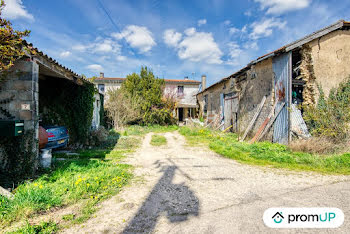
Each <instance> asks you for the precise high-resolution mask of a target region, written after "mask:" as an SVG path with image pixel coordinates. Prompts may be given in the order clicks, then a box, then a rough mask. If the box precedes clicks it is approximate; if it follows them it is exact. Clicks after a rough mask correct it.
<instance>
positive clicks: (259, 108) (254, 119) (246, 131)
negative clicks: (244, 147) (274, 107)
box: [240, 96, 266, 141]
mask: <svg viewBox="0 0 350 234" xmlns="http://www.w3.org/2000/svg"><path fill="white" fill-rule="evenodd" d="M265 101H266V96H264V97H263V99H262V100H261V102H260V104H259V107H258V110H257V111H256V112H255V115H254V116H253V119H252V120H251V121H250V123H249V125H248V127H247V129H246V130H245V132H244V134H243V137H242V139H241V140H240V141H244V139H245V138H246V137H247V135H248V133H249V131H250V130H251V128H252V127H253V125H254V123H255V121H256V119H257V118H258V116H259V114H260V112H261V110H262V108H263V106H264V104H265Z"/></svg>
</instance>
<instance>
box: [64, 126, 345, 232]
mask: <svg viewBox="0 0 350 234" xmlns="http://www.w3.org/2000/svg"><path fill="white" fill-rule="evenodd" d="M164 135H165V136H166V138H167V140H168V144H167V146H163V147H153V146H151V145H150V144H149V142H150V139H151V134H148V135H147V136H146V137H145V139H144V141H143V145H142V147H141V148H140V149H139V150H138V151H137V152H136V153H135V154H134V155H132V156H130V157H129V158H128V159H126V162H127V163H130V164H132V165H134V166H135V167H136V169H135V175H136V179H135V181H134V182H133V183H132V185H131V186H129V187H126V188H125V189H124V190H123V191H122V192H121V193H120V194H119V195H117V196H115V197H113V198H111V199H109V200H107V201H105V202H103V203H102V204H101V205H100V210H99V211H98V212H97V213H96V216H95V217H94V218H92V219H90V220H89V221H87V222H86V223H85V224H82V225H78V226H74V227H73V228H71V229H69V230H65V232H66V233H134V232H146V233H150V232H155V233H169V232H170V233H237V232H244V233H247V232H249V233H256V232H269V233H271V232H277V231H281V230H276V229H275V230H272V229H269V228H267V227H266V226H265V225H264V224H263V221H262V215H263V213H264V211H265V209H267V208H269V207H293V206H294V207H338V208H340V209H342V210H343V212H344V214H345V221H344V224H343V226H342V227H341V228H340V229H337V230H336V231H338V232H339V231H340V232H343V233H346V232H347V233H349V231H350V182H349V181H350V177H348V176H329V175H320V174H316V173H301V172H291V171H286V170H279V169H271V168H266V167H255V166H248V165H243V164H240V163H237V162H235V161H234V160H230V159H226V158H223V157H220V156H218V155H217V154H215V153H213V152H211V151H210V150H208V149H206V148H204V147H187V146H186V142H185V139H184V138H183V136H181V135H179V134H178V133H177V132H173V133H166V134H164ZM140 178H142V179H140ZM296 231H298V232H301V231H304V232H315V231H316V230H310V229H309V230H300V229H299V230H283V232H296ZM331 231H335V230H317V232H331Z"/></svg>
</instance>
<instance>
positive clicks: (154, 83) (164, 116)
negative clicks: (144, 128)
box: [106, 67, 175, 129]
mask: <svg viewBox="0 0 350 234" xmlns="http://www.w3.org/2000/svg"><path fill="white" fill-rule="evenodd" d="M164 86H165V82H164V80H163V79H158V78H156V77H154V75H153V73H152V71H150V70H149V69H147V67H145V68H144V67H142V68H141V72H140V74H136V73H133V74H131V75H128V76H127V77H126V80H125V82H124V83H123V84H122V86H121V88H120V89H118V90H113V91H110V92H109V96H110V98H109V100H108V102H107V103H106V109H107V112H108V116H109V117H110V119H111V120H112V122H113V123H112V124H113V126H114V127H115V128H117V129H118V128H120V127H122V126H124V125H127V124H141V125H149V124H160V125H168V124H173V123H175V119H174V118H173V116H172V114H171V113H172V111H173V110H174V108H175V102H174V99H173V98H171V96H164Z"/></svg>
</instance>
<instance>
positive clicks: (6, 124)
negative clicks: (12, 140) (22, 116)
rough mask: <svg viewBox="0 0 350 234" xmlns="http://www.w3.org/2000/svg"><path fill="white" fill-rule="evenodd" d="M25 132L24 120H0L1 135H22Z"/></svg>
mask: <svg viewBox="0 0 350 234" xmlns="http://www.w3.org/2000/svg"><path fill="white" fill-rule="evenodd" d="M23 132H24V121H23V120H0V136H21V135H23Z"/></svg>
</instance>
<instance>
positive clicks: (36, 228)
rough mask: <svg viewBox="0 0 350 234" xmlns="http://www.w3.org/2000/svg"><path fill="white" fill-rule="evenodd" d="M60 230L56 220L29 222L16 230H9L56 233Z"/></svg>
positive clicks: (16, 233)
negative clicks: (33, 223) (34, 223)
mask: <svg viewBox="0 0 350 234" xmlns="http://www.w3.org/2000/svg"><path fill="white" fill-rule="evenodd" d="M57 231H58V225H57V224H56V223H54V222H41V223H40V224H37V225H31V224H29V223H28V222H27V224H26V225H25V226H24V227H22V228H19V229H18V230H16V231H14V232H9V234H10V233H11V234H22V233H23V234H37V233H40V234H51V233H56V232H57Z"/></svg>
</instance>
